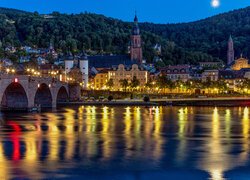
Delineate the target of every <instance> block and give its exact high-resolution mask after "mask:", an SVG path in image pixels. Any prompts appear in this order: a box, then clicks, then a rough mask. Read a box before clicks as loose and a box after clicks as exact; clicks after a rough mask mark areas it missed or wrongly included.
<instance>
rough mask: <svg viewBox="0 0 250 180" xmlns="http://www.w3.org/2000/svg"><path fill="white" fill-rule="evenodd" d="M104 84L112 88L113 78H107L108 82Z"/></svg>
mask: <svg viewBox="0 0 250 180" xmlns="http://www.w3.org/2000/svg"><path fill="white" fill-rule="evenodd" d="M106 86H107V87H108V89H109V90H110V89H112V87H113V86H114V80H113V79H109V80H108V82H107V83H106Z"/></svg>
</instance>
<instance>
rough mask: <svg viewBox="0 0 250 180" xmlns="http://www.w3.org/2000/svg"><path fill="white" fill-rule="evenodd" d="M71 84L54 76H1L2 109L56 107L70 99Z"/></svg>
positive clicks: (0, 94)
mask: <svg viewBox="0 0 250 180" xmlns="http://www.w3.org/2000/svg"><path fill="white" fill-rule="evenodd" d="M69 91H70V89H69V85H68V84H67V83H64V82H61V81H59V80H57V79H54V78H50V77H48V78H44V77H31V76H25V75H19V76H15V75H1V76H0V101H1V109H22V110H23V109H30V108H33V107H35V106H37V105H39V106H41V107H56V104H57V103H58V102H65V101H68V99H69V93H70V92H69Z"/></svg>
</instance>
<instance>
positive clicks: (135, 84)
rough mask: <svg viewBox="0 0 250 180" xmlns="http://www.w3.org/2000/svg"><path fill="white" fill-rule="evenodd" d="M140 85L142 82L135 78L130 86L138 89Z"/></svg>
mask: <svg viewBox="0 0 250 180" xmlns="http://www.w3.org/2000/svg"><path fill="white" fill-rule="evenodd" d="M139 85H140V81H139V80H138V79H137V78H136V76H133V79H132V81H131V83H130V84H129V86H130V87H131V88H132V89H134V88H137V87H138V86H139Z"/></svg>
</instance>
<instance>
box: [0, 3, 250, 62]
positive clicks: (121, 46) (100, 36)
mask: <svg viewBox="0 0 250 180" xmlns="http://www.w3.org/2000/svg"><path fill="white" fill-rule="evenodd" d="M140 27H141V29H142V38H143V41H144V44H143V46H144V57H145V58H146V59H148V60H152V59H153V56H154V54H155V52H154V50H153V48H152V47H153V46H154V45H155V44H156V43H158V44H161V45H162V59H163V60H164V63H165V64H183V63H197V62H199V61H216V60H223V61H226V48H227V40H228V37H229V35H230V34H232V36H233V39H234V41H235V49H236V54H238V55H239V54H240V53H243V54H244V56H249V55H250V54H249V53H250V7H247V8H244V9H239V10H235V11H231V12H228V13H224V14H220V15H217V16H213V17H210V18H207V19H204V20H200V21H196V22H191V23H183V24H152V23H141V24H140ZM131 29H132V23H129V22H123V21H121V20H117V19H113V18H108V17H105V16H103V15H97V14H91V13H81V14H71V15H69V14H60V13H58V12H53V13H51V14H49V15H41V14H38V13H37V12H34V13H30V12H25V11H20V10H15V9H6V8H0V40H1V44H0V45H2V47H5V46H9V45H15V46H21V45H24V44H25V45H30V46H37V47H48V46H49V43H50V42H53V43H54V46H55V48H56V49H57V50H58V51H61V52H66V51H68V50H71V51H72V52H77V51H81V50H85V51H88V52H89V53H107V54H109V53H113V54H124V53H127V47H128V44H129V38H130V33H131Z"/></svg>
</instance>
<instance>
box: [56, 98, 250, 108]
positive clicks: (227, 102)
mask: <svg viewBox="0 0 250 180" xmlns="http://www.w3.org/2000/svg"><path fill="white" fill-rule="evenodd" d="M74 105H78V106H79V105H92V106H103V105H105V106H169V105H172V106H250V97H216V98H176V99H151V101H150V102H143V101H142V100H113V101H110V102H100V101H92V102H66V103H60V104H59V106H74Z"/></svg>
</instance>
